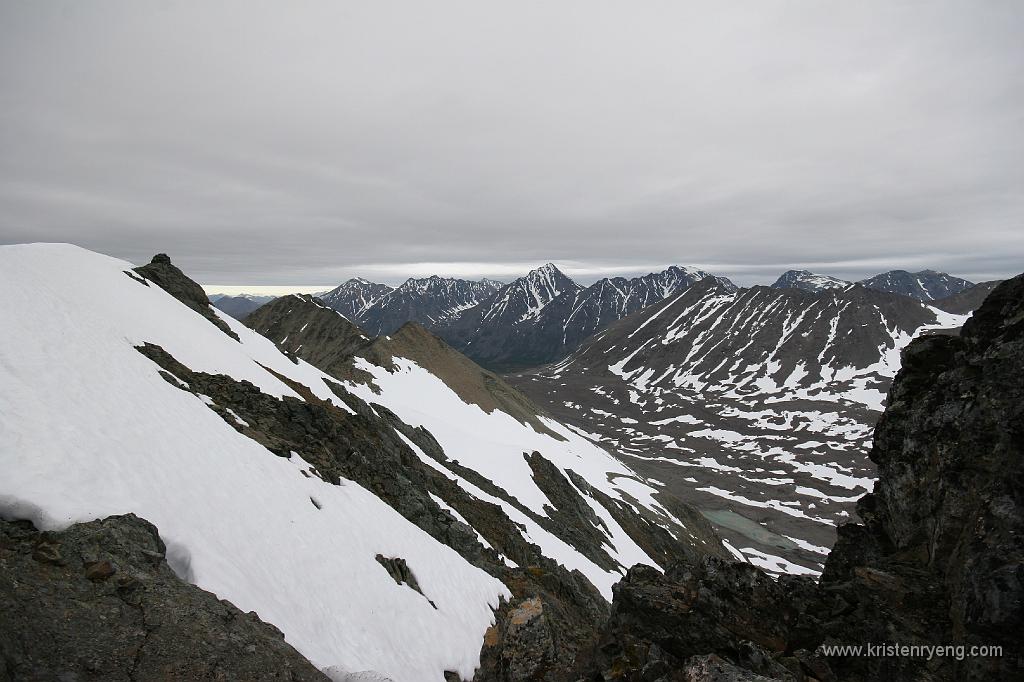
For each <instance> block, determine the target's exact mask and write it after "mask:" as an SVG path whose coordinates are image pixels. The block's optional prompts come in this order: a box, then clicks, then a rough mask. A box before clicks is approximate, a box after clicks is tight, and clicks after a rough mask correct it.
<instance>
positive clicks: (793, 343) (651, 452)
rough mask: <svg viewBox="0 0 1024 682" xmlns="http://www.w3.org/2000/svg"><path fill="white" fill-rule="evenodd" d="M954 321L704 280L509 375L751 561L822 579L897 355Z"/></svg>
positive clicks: (867, 471) (866, 296)
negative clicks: (558, 357)
mask: <svg viewBox="0 0 1024 682" xmlns="http://www.w3.org/2000/svg"><path fill="white" fill-rule="evenodd" d="M963 319H964V316H955V315H952V314H948V313H945V312H943V311H939V310H936V309H934V308H930V307H928V306H926V305H924V304H922V303H920V302H918V301H916V300H914V299H911V298H908V297H905V296H899V295H894V294H887V293H883V292H878V291H873V290H870V289H866V288H864V287H860V286H853V287H850V288H847V289H830V290H827V291H824V292H820V293H811V292H806V291H801V290H798V289H788V288H787V289H777V288H769V287H753V288H750V289H741V290H739V291H736V292H730V291H728V290H726V289H725V288H723V287H721V286H718V285H717V284H716V283H715V282H714V281H713V280H704V281H702V282H699V283H697V284H695V285H693V286H691V287H689V288H688V289H686V290H685V291H683V292H682V293H681V294H678V295H676V296H675V297H673V298H671V299H669V300H667V301H665V302H663V303H661V304H658V305H655V306H652V307H650V308H647V309H645V310H643V311H641V312H640V313H637V314H635V315H633V316H631V317H628V318H626V319H624V320H622V321H620V322H618V323H616V324H614V325H612V326H611V327H609V328H608V329H607V330H605V331H604V332H601V333H599V334H598V335H596V336H595V337H594V338H592V339H591V340H590V341H588V342H587V343H586V344H584V345H583V346H582V347H581V348H580V349H579V350H577V351H576V352H575V353H573V354H572V355H570V356H569V357H568V358H566V359H565V360H564V361H562V362H560V363H557V364H554V365H551V366H549V367H546V368H540V369H537V370H533V371H531V372H527V373H522V374H520V375H516V376H511V377H509V379H510V381H511V383H512V384H513V385H515V386H517V387H518V388H520V389H521V390H522V391H524V392H525V393H526V394H527V395H529V396H530V397H531V398H533V399H534V400H535V401H537V402H539V403H540V404H542V405H544V406H545V407H546V408H547V409H548V410H549V411H550V412H551V413H552V414H553V415H555V416H556V417H557V418H559V419H562V420H565V421H568V422H570V423H574V424H576V425H577V426H578V427H579V428H581V429H582V430H584V431H586V432H588V433H591V434H593V435H594V437H595V438H597V439H598V440H599V442H601V443H602V444H604V445H606V446H607V447H609V448H611V449H612V450H613V451H614V452H616V453H617V454H618V455H619V456H620V457H621V458H622V459H623V460H624V461H627V462H629V463H630V465H631V466H634V467H636V468H638V469H639V470H641V471H643V472H644V473H645V474H646V475H648V476H650V477H652V478H655V479H657V480H661V481H663V482H665V483H667V484H668V489H669V490H672V491H675V492H677V493H680V494H685V495H686V496H688V497H687V499H691V500H693V501H694V502H695V504H696V505H697V506H698V507H699V508H700V509H701V510H702V512H704V513H705V514H706V515H707V516H708V518H710V519H711V520H713V521H714V522H715V524H716V526H717V527H718V529H719V531H720V532H721V533H722V534H723V536H724V537H726V538H727V539H728V540H729V541H730V542H731V543H733V545H735V546H736V547H737V548H739V550H740V551H741V552H742V553H743V554H744V555H745V556H746V557H747V558H748V559H750V560H751V561H753V562H755V563H757V564H758V565H760V566H762V567H764V568H766V569H768V570H771V571H774V572H819V571H820V570H821V569H822V561H823V557H824V555H825V553H826V552H827V550H828V547H830V546H831V544H832V542H833V540H834V537H835V526H836V525H838V524H839V523H841V522H843V521H844V520H847V518H848V514H849V513H850V512H852V510H853V501H854V500H855V499H856V498H857V497H859V496H860V495H861V494H863V493H864V492H865V491H867V490H869V489H870V488H871V485H872V481H873V478H874V469H873V466H872V465H871V463H870V462H869V461H868V459H867V449H868V442H869V438H870V433H871V427H872V426H873V424H874V421H875V419H876V418H877V416H878V413H879V412H880V410H881V408H882V405H883V402H884V398H885V394H886V391H887V390H888V387H889V383H890V381H891V379H892V376H893V375H895V373H896V371H897V370H898V368H899V352H900V350H901V349H902V347H904V346H905V345H906V344H907V343H908V342H909V341H910V339H911V338H912V337H913V336H914V335H916V334H920V333H923V332H925V331H927V330H929V329H941V328H955V327H958V326H959V325H960V324H962V321H963Z"/></svg>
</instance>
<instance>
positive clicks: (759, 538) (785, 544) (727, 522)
mask: <svg viewBox="0 0 1024 682" xmlns="http://www.w3.org/2000/svg"><path fill="white" fill-rule="evenodd" d="M700 513H701V514H702V515H703V516H704V518H706V519H707V520H708V521H710V522H711V523H715V524H718V525H719V526H722V527H723V528H728V529H729V530H734V531H736V532H737V533H739V534H740V535H743V536H744V537H746V538H749V539H751V540H753V541H754V542H757V543H759V544H762V545H769V546H771V547H778V548H779V549H796V548H797V545H796V543H795V542H793V541H792V540H790V539H788V538H785V537H783V536H781V535H779V534H778V533H773V532H771V531H770V530H768V529H767V528H765V527H764V526H762V525H761V524H760V523H757V522H756V521H751V520H750V519H748V518H747V517H746V516H741V515H740V514H737V513H736V512H734V511H729V510H728V509H701V510H700Z"/></svg>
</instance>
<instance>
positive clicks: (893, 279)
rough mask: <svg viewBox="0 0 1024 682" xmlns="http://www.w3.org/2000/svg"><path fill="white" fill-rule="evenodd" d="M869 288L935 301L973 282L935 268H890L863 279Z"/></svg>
mask: <svg viewBox="0 0 1024 682" xmlns="http://www.w3.org/2000/svg"><path fill="white" fill-rule="evenodd" d="M859 283H860V284H861V285H863V286H865V287H867V288H868V289H875V290H876V291H885V292H888V293H890V294H900V295H901V296H909V297H911V298H916V299H917V300H919V301H934V300H937V299H940V298H946V297H947V296H952V295H953V294H958V293H960V292H961V291H963V290H964V289H967V288H969V287H971V286H972V284H973V283H972V282H968V281H967V280H966V279H960V278H959V277H953V276H952V275H947V274H946V273H944V272H936V271H935V270H921V271H920V272H907V271H906V270H890V271H889V272H883V273H882V274H880V275H875V276H874V277H869V278H867V279H863V280H861V281H860V282H859Z"/></svg>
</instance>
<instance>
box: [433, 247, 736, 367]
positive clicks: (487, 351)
mask: <svg viewBox="0 0 1024 682" xmlns="http://www.w3.org/2000/svg"><path fill="white" fill-rule="evenodd" d="M708 277H711V275H709V274H708V273H706V272H703V271H701V270H697V269H695V268H686V267H679V266H672V267H670V268H668V269H667V270H664V271H662V272H657V273H651V274H648V275H644V276H643V277H635V278H633V279H626V278H624V277H615V278H605V279H602V280H599V281H597V282H595V283H594V284H592V285H591V286H589V287H587V288H583V287H581V286H580V285H578V284H576V282H574V281H573V280H572V279H570V278H569V277H568V276H566V275H565V274H564V273H562V272H561V271H560V270H559V269H558V268H557V267H556V266H555V265H553V264H552V263H548V264H547V265H544V266H543V267H540V268H537V269H536V270H532V271H531V272H530V273H529V274H527V275H526V276H525V277H521V278H519V279H517V280H515V281H514V282H512V283H511V284H509V285H508V286H507V287H505V288H503V289H501V290H499V291H498V292H496V293H495V294H494V295H493V296H491V297H490V298H489V299H487V300H485V301H483V302H482V303H481V304H480V305H479V306H477V307H476V308H474V309H472V310H470V311H467V312H466V313H465V314H464V315H463V316H462V318H461V319H459V320H458V322H456V323H455V324H454V325H452V326H451V327H449V328H448V329H443V330H441V331H440V333H441V334H442V335H443V336H445V337H446V338H448V339H450V340H451V341H452V342H453V343H454V344H455V345H456V347H458V348H459V349H460V350H462V351H463V352H464V353H466V354H467V355H468V356H469V357H471V358H473V359H474V360H475V361H477V362H479V363H480V364H482V365H484V366H485V367H491V368H493V369H495V370H508V369H515V368H521V367H529V366H536V365H540V364H544V363H548V362H552V361H554V360H558V359H560V358H562V357H564V356H565V355H566V354H568V353H569V352H571V351H573V350H575V349H576V348H577V347H578V346H579V344H580V343H581V342H582V341H583V340H584V339H586V338H587V337H589V336H590V335H592V334H593V333H595V332H597V331H599V330H601V329H604V328H605V327H607V326H608V325H609V324H611V323H612V322H615V321H616V320H619V319H622V318H623V317H625V316H627V315H629V314H631V313H633V312H636V311H638V310H641V309H642V308H645V307H647V306H649V305H651V304H653V303H656V302H658V301H661V300H662V299H664V298H665V297H666V296H671V295H672V294H675V293H677V292H679V291H681V290H683V289H685V288H686V287H688V286H690V285H691V284H693V283H694V282H697V281H700V280H702V279H705V278H708ZM716 280H717V281H718V282H719V283H720V284H721V285H722V286H723V287H726V288H732V289H735V287H734V286H733V284H732V282H729V280H727V279H724V278H716Z"/></svg>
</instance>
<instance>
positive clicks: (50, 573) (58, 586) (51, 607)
mask: <svg viewBox="0 0 1024 682" xmlns="http://www.w3.org/2000/svg"><path fill="white" fill-rule="evenodd" d="M0 614H2V616H0V680H100V679H102V680H213V679H216V680H238V681H240V682H245V681H248V680H294V681H298V680H309V681H313V680H327V677H326V676H325V675H323V674H322V673H320V671H318V670H317V669H316V668H315V667H313V665H312V664H310V663H309V662H308V661H307V660H306V659H304V658H303V657H302V656H301V655H300V654H299V653H298V652H297V651H295V650H294V649H293V648H292V647H291V646H289V645H288V644H287V643H286V642H285V641H284V636H283V635H282V634H281V632H280V631H278V630H277V629H276V628H275V627H274V626H272V625H268V624H267V623H264V622H263V621H261V620H260V619H259V617H258V616H257V615H256V614H255V613H243V612H242V611H240V610H239V609H237V608H236V607H235V606H234V605H232V604H230V603H229V602H226V601H223V600H220V599H217V597H216V596H215V595H213V594H210V593H209V592H206V591H204V590H202V589H200V588H198V587H196V586H194V585H191V584H189V583H187V582H186V581H184V580H182V579H181V578H179V577H178V576H177V575H176V574H175V573H174V571H172V570H171V567H170V566H169V565H168V563H167V548H166V547H165V546H164V543H163V542H162V541H161V539H160V536H159V534H158V533H157V529H156V528H155V527H154V526H153V525H152V524H150V523H148V522H147V521H144V520H143V519H140V518H138V517H136V516H134V515H132V514H128V515H125V516H111V517H108V518H106V519H102V520H99V521H90V522H88V523H80V524H77V525H74V526H71V527H70V528H68V529H67V530H64V531H61V532H40V531H39V530H37V529H36V528H35V527H34V526H33V525H32V524H31V523H30V522H28V521H14V522H9V521H0Z"/></svg>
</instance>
